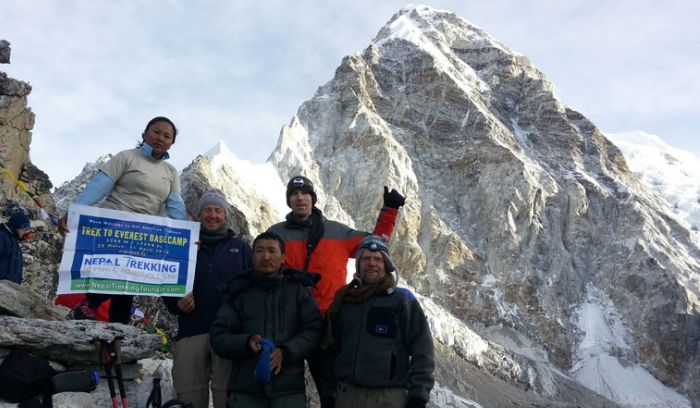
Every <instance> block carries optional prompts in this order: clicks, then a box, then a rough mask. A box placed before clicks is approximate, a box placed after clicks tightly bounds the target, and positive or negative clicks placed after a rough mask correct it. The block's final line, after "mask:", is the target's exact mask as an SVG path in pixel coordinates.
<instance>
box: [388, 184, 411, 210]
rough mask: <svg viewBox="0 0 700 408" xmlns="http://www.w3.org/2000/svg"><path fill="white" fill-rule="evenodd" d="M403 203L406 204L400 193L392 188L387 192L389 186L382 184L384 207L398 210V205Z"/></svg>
mask: <svg viewBox="0 0 700 408" xmlns="http://www.w3.org/2000/svg"><path fill="white" fill-rule="evenodd" d="M404 204H406V198H405V197H404V196H402V195H401V193H399V192H398V191H396V190H395V189H393V188H392V189H391V192H389V187H387V186H384V207H389V208H396V209H397V210H398V209H399V207H401V206H403V205H404Z"/></svg>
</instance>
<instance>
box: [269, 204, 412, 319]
mask: <svg viewBox="0 0 700 408" xmlns="http://www.w3.org/2000/svg"><path fill="white" fill-rule="evenodd" d="M314 210H315V212H316V213H317V214H318V215H319V218H320V219H321V222H322V224H323V233H322V236H321V237H320V240H318V243H317V244H315V245H314V246H315V248H313V249H312V252H311V256H310V257H308V260H307V254H308V252H309V251H308V245H309V234H310V233H312V231H311V228H309V227H295V226H294V224H293V223H291V222H290V215H291V214H290V215H288V216H287V220H288V221H286V222H281V223H279V224H275V225H273V226H272V227H270V229H268V231H269V232H273V233H275V234H277V235H279V236H280V237H281V238H282V239H283V240H284V244H285V261H284V264H285V266H287V267H289V268H295V269H299V270H304V271H307V272H315V273H318V274H320V275H321V280H320V281H319V282H318V283H317V284H316V287H315V288H314V289H312V291H311V293H312V295H313V297H314V299H316V302H317V303H318V307H319V309H320V310H321V314H322V315H324V316H325V314H326V311H327V310H328V308H329V307H330V305H331V302H333V297H334V296H335V292H336V291H337V290H338V289H340V288H341V287H342V286H343V285H345V284H346V283H347V282H346V278H347V264H348V259H349V258H354V257H355V252H357V247H358V246H359V245H360V241H362V238H364V237H365V236H367V235H368V234H369V232H365V231H358V230H355V229H352V228H350V227H348V226H347V225H345V224H342V223H339V222H337V221H331V220H328V219H326V218H325V217H323V215H321V214H320V211H318V210H317V209H315V208H314ZM398 212H399V211H398V210H397V209H395V208H389V207H383V208H382V209H381V211H380V212H379V217H378V218H377V224H376V225H375V227H374V231H373V232H372V234H375V235H379V236H382V235H385V236H387V237H390V236H391V234H392V232H394V224H395V223H396V217H397V216H398ZM305 266H306V267H305Z"/></svg>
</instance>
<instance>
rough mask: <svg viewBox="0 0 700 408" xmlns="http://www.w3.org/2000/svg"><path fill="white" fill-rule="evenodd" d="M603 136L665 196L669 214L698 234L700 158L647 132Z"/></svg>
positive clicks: (643, 178)
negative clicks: (670, 212)
mask: <svg viewBox="0 0 700 408" xmlns="http://www.w3.org/2000/svg"><path fill="white" fill-rule="evenodd" d="M605 136H606V137H608V138H609V139H610V140H611V141H612V142H613V143H615V144H616V145H617V146H618V147H619V148H620V149H621V150H622V152H623V153H624V155H625V159H626V160H627V163H628V164H629V166H630V169H631V170H632V171H634V172H635V174H636V175H637V177H639V179H640V180H642V181H643V182H645V183H646V184H647V185H648V186H649V187H650V188H651V189H652V190H653V191H654V192H656V193H657V194H659V195H660V196H662V197H663V198H665V199H666V201H668V203H669V206H670V208H671V209H672V210H671V211H672V213H674V214H675V215H676V216H677V217H678V218H680V219H682V220H684V221H685V222H686V223H687V224H688V225H689V228H690V229H692V230H693V231H694V232H695V235H696V236H697V235H698V234H700V233H699V232H698V230H699V229H700V201H699V199H700V160H698V159H697V158H696V157H695V156H693V154H692V153H690V152H687V151H684V150H681V149H676V148H674V147H671V146H669V145H668V144H666V143H665V142H664V141H662V140H661V139H660V138H659V137H658V136H655V135H651V134H649V133H646V132H642V131H635V132H627V133H606V134H605ZM699 242H700V241H699Z"/></svg>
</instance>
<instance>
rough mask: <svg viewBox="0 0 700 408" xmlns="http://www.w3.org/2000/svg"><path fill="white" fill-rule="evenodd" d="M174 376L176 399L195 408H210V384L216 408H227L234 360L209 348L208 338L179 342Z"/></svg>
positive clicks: (205, 335)
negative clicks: (227, 388)
mask: <svg viewBox="0 0 700 408" xmlns="http://www.w3.org/2000/svg"><path fill="white" fill-rule="evenodd" d="M172 372H173V385H174V386H175V392H176V393H177V399H179V400H180V401H182V402H188V403H190V404H192V405H193V406H194V408H208V407H209V386H210V383H211V392H212V397H213V400H214V408H226V386H227V385H228V381H229V379H230V377H231V360H228V359H225V358H222V357H219V356H218V355H216V353H214V351H213V350H212V349H211V348H210V347H209V334H199V335H197V336H192V337H185V338H183V339H180V340H178V341H177V343H176V344H175V358H174V360H173V371H172Z"/></svg>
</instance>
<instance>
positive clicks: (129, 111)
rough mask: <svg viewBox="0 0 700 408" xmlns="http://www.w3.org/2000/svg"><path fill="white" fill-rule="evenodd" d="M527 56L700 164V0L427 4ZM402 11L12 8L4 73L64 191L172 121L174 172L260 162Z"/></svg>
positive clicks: (570, 89) (371, 1)
mask: <svg viewBox="0 0 700 408" xmlns="http://www.w3.org/2000/svg"><path fill="white" fill-rule="evenodd" d="M424 4H427V5H429V6H432V7H435V8H439V9H444V10H449V11H453V12H455V13H457V14H458V15H460V16H462V17H464V18H466V19H467V20H469V21H470V22H472V23H474V24H476V25H477V26H479V27H481V28H483V29H484V30H486V31H487V32H488V33H490V34H491V35H492V36H493V37H494V38H496V39H497V40H499V41H500V42H502V43H503V44H505V45H506V46H507V47H509V48H511V49H512V50H514V51H517V52H520V53H522V54H525V55H527V56H528V57H529V58H530V59H531V60H532V61H533V63H534V64H535V65H536V66H537V67H538V68H539V69H540V70H541V71H543V72H544V73H545V74H546V75H547V76H548V77H549V79H550V80H551V81H552V82H553V83H554V85H555V88H556V93H557V95H558V96H559V97H560V99H561V100H562V101H563V102H564V103H565V104H566V105H568V106H570V107H571V108H573V109H576V110H578V111H580V112H581V113H583V114H584V115H586V116H587V117H588V118H590V119H591V120H592V121H593V122H594V123H595V124H596V125H597V126H598V127H599V128H601V129H602V130H603V131H606V132H623V131H630V130H644V131H646V132H649V133H652V134H655V135H658V136H660V137H661V138H662V139H664V140H665V141H666V142H667V143H669V144H671V145H673V146H675V147H678V148H681V149H685V150H689V151H691V152H693V153H694V154H695V155H696V156H698V157H700V138H696V137H695V135H696V133H697V129H698V127H700V80H699V78H700V52H698V51H699V50H698V46H697V45H696V44H700V28H699V26H700V24H697V22H696V21H695V20H696V18H697V16H699V15H700V2H697V1H692V0H684V1H667V2H663V5H661V2H658V1H647V0H640V1H616V2H607V1H577V0H571V1H555V0H541V1H527V0H520V1H515V0H513V1H509V0H489V1H464V0H462V1H432V2H427V3H424ZM405 5H406V3H405V2H400V1H393V0H381V1H379V0H354V1H335V0H326V1H320V0H319V1H307V0H297V1H293V2H291V1H267V2H253V1H236V2H232V1H223V0H221V1H213V0H211V1H197V2H191V1H184V0H182V1H180V0H172V1H146V0H143V1H119V2H117V1H107V0H96V1H60V2H57V1H48V0H37V1H25V0H4V1H3V5H2V13H0V38H1V39H6V40H8V41H10V42H11V44H12V57H11V64H10V65H0V70H1V71H4V72H7V73H8V74H9V76H10V77H13V78H17V79H21V80H24V81H27V82H29V83H30V84H31V85H32V86H33V91H32V94H31V95H30V96H29V105H30V107H31V108H32V110H33V111H34V112H35V113H36V124H35V128H34V131H33V140H32V145H31V159H32V161H33V162H34V163H35V164H36V165H37V166H38V167H39V168H41V169H42V170H44V171H45V172H47V173H48V174H49V176H50V178H51V180H52V181H53V182H54V184H56V185H60V184H61V183H62V182H64V181H66V180H68V179H70V178H72V177H73V176H75V175H77V173H78V172H79V171H80V170H81V169H82V167H83V166H84V165H85V163H86V162H92V161H94V160H95V159H96V158H97V157H98V156H100V155H103V154H106V153H116V152H118V151H120V150H124V149H126V148H129V147H131V146H133V145H134V144H135V143H136V142H137V141H138V140H139V139H140V134H141V132H142V130H143V126H144V125H145V123H146V122H147V121H148V120H149V119H150V118H151V117H153V116H156V115H166V116H169V117H171V118H172V119H173V120H174V121H175V123H176V124H177V125H178V127H179V130H180V135H179V136H178V139H177V143H176V144H175V145H174V146H173V148H172V149H171V154H172V156H173V163H174V164H175V165H176V166H177V167H178V168H183V167H184V166H186V165H187V164H189V163H190V162H191V161H192V160H193V159H194V157H195V156H196V155H197V154H200V153H204V152H205V151H207V150H208V149H209V148H210V147H212V146H213V145H215V144H216V143H217V142H218V141H223V142H225V143H226V144H227V145H228V146H229V147H230V148H231V150H233V151H234V152H235V153H236V154H237V155H238V156H239V157H241V158H246V159H249V160H252V161H254V162H262V161H264V160H265V159H266V158H267V156H268V155H269V154H270V153H271V151H272V149H273V148H274V146H275V143H276V141H277V137H278V135H279V131H280V129H281V127H282V125H284V124H286V123H288V122H289V119H290V118H291V117H292V115H293V114H294V113H296V110H297V108H298V107H299V105H301V103H303V102H304V101H305V100H307V99H309V98H310V97H311V96H312V95H313V93H314V92H315V90H316V88H317V87H319V86H320V85H322V84H324V83H325V82H327V81H328V80H330V79H331V78H332V77H333V74H334V71H335V69H336V68H337V66H338V65H339V64H340V61H341V59H342V58H343V57H344V56H345V55H348V54H352V53H354V52H358V51H362V50H363V49H365V48H366V47H367V46H368V45H369V43H370V41H371V40H372V38H373V37H374V36H375V35H376V33H377V32H378V31H379V29H380V28H381V27H382V25H384V23H386V22H387V21H388V20H389V19H390V18H391V16H392V15H393V14H394V13H395V12H397V11H398V10H399V9H400V8H402V7H403V6H405Z"/></svg>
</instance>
